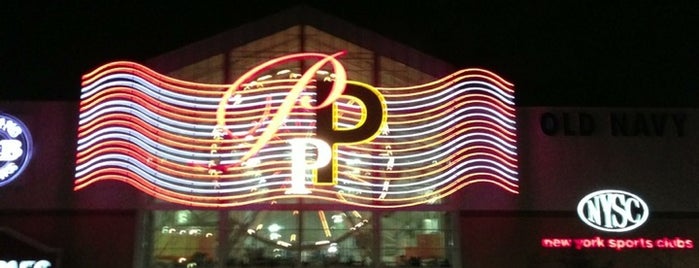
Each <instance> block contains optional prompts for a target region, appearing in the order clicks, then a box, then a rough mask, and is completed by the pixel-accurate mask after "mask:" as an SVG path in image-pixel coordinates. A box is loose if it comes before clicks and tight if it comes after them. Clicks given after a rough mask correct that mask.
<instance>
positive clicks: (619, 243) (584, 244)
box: [541, 236, 694, 251]
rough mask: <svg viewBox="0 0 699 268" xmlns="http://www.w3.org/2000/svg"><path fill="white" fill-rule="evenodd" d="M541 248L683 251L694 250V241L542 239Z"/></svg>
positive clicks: (676, 239) (643, 238) (669, 238)
mask: <svg viewBox="0 0 699 268" xmlns="http://www.w3.org/2000/svg"><path fill="white" fill-rule="evenodd" d="M541 246H542V247H544V248H574V249H576V250H584V249H607V248H608V249H613V250H617V251H622V250H629V249H661V250H685V249H693V248H694V240H692V239H688V238H680V237H661V238H647V237H638V238H602V237H599V236H596V237H593V238H543V239H541Z"/></svg>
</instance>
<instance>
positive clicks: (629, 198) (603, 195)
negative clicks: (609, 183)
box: [578, 190, 649, 232]
mask: <svg viewBox="0 0 699 268" xmlns="http://www.w3.org/2000/svg"><path fill="white" fill-rule="evenodd" d="M648 214H649V211H648V205H646V202H644V201H643V200H642V199H641V198H639V197H638V196H636V195H634V194H631V193H628V192H625V191H620V190H602V191H596V192H593V193H591V194H589V195H587V196H585V197H583V199H582V200H580V203H578V216H580V219H581V220H582V221H583V222H584V223H585V224H587V225H589V226H590V227H592V228H595V229H597V230H601V231H605V232H627V231H631V230H633V229H636V228H638V227H639V226H641V224H643V223H644V222H646V220H647V219H648Z"/></svg>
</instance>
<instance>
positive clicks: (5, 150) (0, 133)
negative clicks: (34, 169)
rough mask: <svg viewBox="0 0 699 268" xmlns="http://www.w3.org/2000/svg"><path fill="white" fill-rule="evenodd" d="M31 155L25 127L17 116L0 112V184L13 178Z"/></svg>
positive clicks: (30, 144) (28, 135) (30, 143)
mask: <svg viewBox="0 0 699 268" xmlns="http://www.w3.org/2000/svg"><path fill="white" fill-rule="evenodd" d="M31 156H32V138H31V135H30V134H29V130H28V129H27V127H26V126H25V125H24V123H22V121H19V120H18V119H17V118H14V117H12V116H10V115H7V114H3V113H0V186H4V185H6V184H8V183H10V182H12V181H13V180H15V179H16V178H17V177H18V176H19V175H20V174H21V173H22V171H23V170H24V168H25V167H26V166H27V164H29V160H30V159H31Z"/></svg>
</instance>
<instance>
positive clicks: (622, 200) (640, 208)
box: [541, 190, 695, 251]
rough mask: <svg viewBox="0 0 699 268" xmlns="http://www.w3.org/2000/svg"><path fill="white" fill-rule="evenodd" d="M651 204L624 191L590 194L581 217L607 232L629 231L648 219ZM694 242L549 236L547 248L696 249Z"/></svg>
mask: <svg viewBox="0 0 699 268" xmlns="http://www.w3.org/2000/svg"><path fill="white" fill-rule="evenodd" d="M649 214H650V212H649V210H648V205H646V203H645V202H644V201H643V200H642V199H641V198H639V197H638V196H636V195H634V194H631V193H628V192H625V191H620V190H601V191H596V192H593V193H590V194H588V195H586V196H585V197H583V198H582V199H581V200H580V202H579V203H578V216H579V217H580V219H581V220H582V221H583V222H584V223H585V224H587V225H589V226H591V227H593V228H595V229H597V230H601V231H605V232H627V231H630V230H633V229H636V228H638V227H639V226H641V225H642V224H643V223H645V222H646V220H647V219H648V215H649ZM694 243H695V242H694V240H692V239H690V238H683V237H677V236H675V237H659V238H651V237H635V238H634V237H621V238H618V237H612V238H604V237H600V236H595V237H592V238H569V237H546V238H542V239H541V246H542V247H544V248H554V249H555V248H560V249H565V248H574V249H576V250H585V249H607V248H608V249H614V250H616V251H622V250H629V249H661V250H685V249H694Z"/></svg>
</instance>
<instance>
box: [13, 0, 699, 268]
mask: <svg viewBox="0 0 699 268" xmlns="http://www.w3.org/2000/svg"><path fill="white" fill-rule="evenodd" d="M316 67H317V68H316ZM462 67H463V68H464V69H462ZM469 67H471V66H459V68H456V67H454V66H451V65H450V64H448V63H446V62H443V61H441V60H437V59H434V58H431V57H429V56H427V55H425V54H423V53H421V52H419V51H416V50H414V49H411V48H408V47H405V46H403V45H401V44H397V43H395V42H392V41H390V40H388V39H385V38H383V37H381V36H378V35H376V34H374V33H371V32H369V31H366V30H363V29H360V28H357V27H355V26H353V25H351V24H349V23H347V22H344V21H341V20H338V19H336V18H332V17H329V16H327V15H325V14H322V13H320V12H318V11H315V10H313V9H310V8H305V7H303V8H297V9H292V10H288V11H285V12H282V13H279V14H277V15H274V16H272V17H268V18H265V19H263V20H262V21H260V22H255V23H251V24H249V25H244V26H242V27H240V28H236V29H233V30H231V31H228V32H225V33H222V34H220V35H217V36H214V37H212V38H210V39H207V40H203V41H201V42H198V43H195V44H192V45H190V46H187V47H184V48H181V49H178V50H175V51H172V52H170V53H167V54H165V55H161V56H158V57H155V58H153V59H152V60H150V61H148V62H145V63H132V62H116V63H110V64H106V65H104V66H95V71H94V72H91V73H88V74H85V76H84V77H83V80H82V81H83V84H82V91H81V92H82V95H81V100H80V101H79V102H2V103H0V110H1V111H2V113H3V115H7V116H12V118H15V119H16V120H15V121H21V122H23V124H24V125H26V128H25V130H24V132H23V133H31V134H30V135H29V134H28V135H27V137H29V138H30V140H31V141H32V146H31V147H27V144H28V142H27V141H23V142H22V144H23V145H24V146H25V147H22V148H23V149H24V150H23V151H22V152H23V153H24V154H25V155H30V156H31V159H28V160H26V164H27V165H26V168H24V169H12V170H10V169H9V168H8V165H9V163H13V161H16V159H19V157H18V156H17V154H16V152H17V150H15V151H14V152H15V153H14V154H11V153H10V151H9V149H8V148H12V147H11V146H14V145H13V144H17V142H15V140H18V138H17V137H19V135H16V134H12V133H11V132H12V131H11V130H12V129H13V128H11V127H5V128H4V129H6V130H7V133H8V134H7V135H5V136H3V137H2V138H3V140H7V141H8V142H5V143H3V147H2V149H3V151H6V150H7V153H6V156H5V158H0V159H4V160H3V161H5V166H3V169H4V170H5V171H6V172H7V176H6V177H5V179H3V180H4V181H6V182H7V183H6V185H2V186H0V187H1V188H0V193H1V194H0V209H1V210H0V218H1V219H2V223H3V224H2V227H3V228H4V229H2V230H3V234H5V235H4V236H0V237H3V239H4V240H5V241H9V242H7V243H3V244H4V245H8V246H4V247H7V249H3V252H5V253H3V254H4V255H0V261H2V262H0V265H6V266H7V265H15V264H17V265H18V266H19V265H20V263H21V262H22V261H25V263H26V265H30V264H29V262H32V263H31V265H33V266H29V267H39V266H42V267H43V266H46V265H47V263H50V264H51V267H303V266H308V267H352V266H368V267H409V266H423V267H424V266H427V267H505V266H506V267H570V266H573V267H575V266H581V267H630V266H634V267H669V266H672V267H675V266H676V267H695V266H696V265H697V263H698V262H699V259H698V258H697V257H696V256H697V254H696V251H695V249H694V247H695V239H696V237H697V235H699V233H698V232H699V231H698V230H697V229H696V228H694V227H695V226H696V224H697V223H698V221H699V217H698V215H699V214H697V212H698V211H699V210H698V209H699V202H698V201H697V199H696V193H697V192H699V184H698V183H697V182H696V179H695V178H694V176H695V175H696V174H697V171H698V168H697V161H699V157H697V156H696V154H695V153H694V152H695V151H696V150H694V149H695V147H697V146H699V140H698V139H699V129H698V128H697V127H696V126H697V124H699V122H697V121H696V120H697V118H699V117H697V115H699V114H698V113H697V111H696V110H695V109H691V108H686V109H681V108H676V109H665V108H633V107H631V108H628V107H592V108H590V107H521V106H517V105H516V99H514V96H515V93H514V92H516V90H517V81H507V78H502V77H500V76H498V75H497V70H482V69H475V68H470V69H468V68H469ZM309 70H311V71H309ZM345 75H346V78H345V77H344V76H345ZM299 81H301V82H299ZM333 85H340V86H341V87H340V88H341V89H342V90H345V91H344V92H343V96H344V97H342V96H334V95H333V92H335V91H334V90H335V88H334V87H333ZM76 90H77V89H76ZM323 92H325V93H323ZM294 94H296V95H294ZM304 97H308V99H310V100H311V102H310V103H309V104H308V105H306V106H304V105H305V104H303V103H302V99H303V98H304ZM372 99H375V100H378V101H373V102H372ZM323 100H332V103H325V104H324V103H323ZM285 105H287V106H285ZM372 105H378V106H372ZM284 107H288V109H285V108H284ZM372 107H373V108H372ZM280 114H284V115H285V117H280V118H281V119H279V118H278V117H277V115H280ZM7 118H8V119H6V120H5V121H4V122H10V120H9V118H10V117H7ZM377 118H378V119H377ZM323 120H325V121H323ZM275 122H278V125H275V124H276V123H275ZM371 124H376V125H375V126H378V127H373V128H371V127H368V128H371V129H369V130H366V131H365V130H362V128H367V126H371ZM5 126H9V123H5ZM270 129H274V131H272V130H270ZM323 131H324V132H323ZM348 133H349V134H348ZM316 138H318V139H316ZM10 141H11V142H10ZM294 144H300V145H299V146H298V147H294V146H295V145H294ZM326 146H327V148H326ZM255 148H256V149H255ZM296 148H300V149H299V150H301V151H300V152H301V153H299V151H294V150H295V149H296ZM697 149H699V148H697ZM294 152H295V153H294ZM325 152H327V153H328V155H329V157H328V160H327V162H323V161H321V158H323V157H321V156H322V155H323V154H324V153H325ZM298 155H302V157H301V158H300V162H298V161H296V162H294V160H295V157H294V156H298ZM241 159H242V160H241ZM296 160H298V159H296ZM320 162H323V163H320ZM20 164H25V163H24V162H23V163H20ZM298 166H301V170H300V173H296V171H295V169H294V168H295V167H298ZM326 168H329V169H328V170H325V169H326ZM324 172H327V173H324ZM15 174H16V177H10V176H11V175H15ZM326 174H327V176H326ZM10 178H11V180H12V181H10ZM18 245H22V246H21V247H20V248H24V250H18V251H10V250H8V249H9V248H10V247H12V248H17V247H18ZM41 261H46V262H41ZM0 267H2V266H0ZM8 267H14V266H8ZM46 267H48V266H46Z"/></svg>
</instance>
